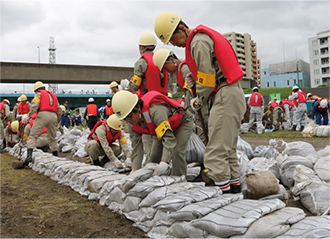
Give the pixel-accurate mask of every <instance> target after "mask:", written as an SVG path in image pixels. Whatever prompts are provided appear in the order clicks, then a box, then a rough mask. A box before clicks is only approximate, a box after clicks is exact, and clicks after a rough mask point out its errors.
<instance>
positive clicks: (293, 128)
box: [289, 125, 297, 131]
mask: <svg viewBox="0 0 330 239" xmlns="http://www.w3.org/2000/svg"><path fill="white" fill-rule="evenodd" d="M296 128H297V125H293V126H292V128H291V129H290V130H289V131H296Z"/></svg>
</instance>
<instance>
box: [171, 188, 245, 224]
mask: <svg viewBox="0 0 330 239" xmlns="http://www.w3.org/2000/svg"><path fill="white" fill-rule="evenodd" d="M242 199H243V195H242V194H241V193H239V194H230V193H229V194H223V195H219V196H218V197H215V198H211V199H207V200H203V201H200V202H196V203H192V204H189V205H187V206H184V207H183V208H181V209H180V210H178V211H172V212H168V218H169V219H174V220H177V221H191V220H195V219H198V218H202V217H204V216H206V215H207V214H209V213H211V212H213V211H215V210H217V209H219V208H221V207H224V206H226V205H228V204H230V203H232V202H236V201H238V200H242Z"/></svg>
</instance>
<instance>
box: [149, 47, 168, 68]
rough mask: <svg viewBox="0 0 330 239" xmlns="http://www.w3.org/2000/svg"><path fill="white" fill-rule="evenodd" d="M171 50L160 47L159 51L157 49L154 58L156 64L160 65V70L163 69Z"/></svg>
mask: <svg viewBox="0 0 330 239" xmlns="http://www.w3.org/2000/svg"><path fill="white" fill-rule="evenodd" d="M170 52H171V51H170V50H167V49H159V50H157V51H155V53H154V55H153V57H152V60H153V62H154V64H155V66H157V67H158V69H159V71H162V69H163V66H164V64H165V61H166V59H167V58H168V56H169V55H170Z"/></svg>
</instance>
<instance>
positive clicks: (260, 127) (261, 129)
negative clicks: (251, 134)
mask: <svg viewBox="0 0 330 239" xmlns="http://www.w3.org/2000/svg"><path fill="white" fill-rule="evenodd" d="M263 133H265V126H263V124H262V123H257V134H263Z"/></svg>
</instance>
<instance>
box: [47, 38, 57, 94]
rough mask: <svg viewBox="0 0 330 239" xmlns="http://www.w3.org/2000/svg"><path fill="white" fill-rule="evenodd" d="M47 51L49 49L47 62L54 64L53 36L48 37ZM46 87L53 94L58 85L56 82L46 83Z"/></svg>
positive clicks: (54, 48)
mask: <svg viewBox="0 0 330 239" xmlns="http://www.w3.org/2000/svg"><path fill="white" fill-rule="evenodd" d="M48 51H49V64H56V55H55V51H56V47H55V39H54V37H50V39H49V48H48ZM48 88H49V90H50V91H51V92H53V93H55V94H56V93H57V91H58V85H57V84H48Z"/></svg>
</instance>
